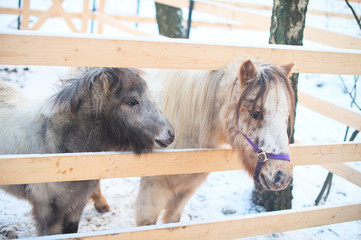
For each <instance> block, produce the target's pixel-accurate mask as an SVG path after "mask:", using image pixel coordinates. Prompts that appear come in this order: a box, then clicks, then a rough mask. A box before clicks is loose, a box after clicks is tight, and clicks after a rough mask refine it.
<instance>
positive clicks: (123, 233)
mask: <svg viewBox="0 0 361 240" xmlns="http://www.w3.org/2000/svg"><path fill="white" fill-rule="evenodd" d="M23 2H24V4H23V7H22V8H21V9H13V10H11V9H4V8H2V9H1V8H0V13H4V12H6V13H9V12H12V13H13V14H19V15H21V16H22V21H23V22H22V28H23V29H38V28H39V27H40V26H41V24H42V23H44V22H45V21H46V19H47V18H49V17H51V16H58V17H62V18H64V19H65V21H66V22H67V24H68V25H69V27H70V28H71V29H72V30H73V31H74V32H84V33H85V32H87V22H88V20H89V19H96V20H98V31H99V32H101V31H102V25H103V24H108V25H111V26H114V27H117V28H119V29H123V30H124V31H127V32H129V33H131V34H132V35H135V36H145V35H144V34H142V33H141V32H139V31H138V30H136V29H129V28H128V27H124V26H123V25H122V23H121V22H120V21H139V22H142V21H143V22H155V20H154V19H149V18H140V17H122V16H108V15H106V14H105V13H104V5H105V0H101V1H100V5H99V8H98V11H97V12H95V13H92V12H89V11H88V9H89V2H88V1H84V9H83V12H82V13H66V12H65V11H63V10H64V9H63V8H62V6H61V2H62V0H53V5H52V7H51V8H50V9H49V10H48V11H35V10H31V9H30V7H29V6H30V4H29V0H24V1H23ZM158 2H163V3H166V4H172V5H175V6H178V7H183V8H187V7H188V1H184V0H179V1H173V0H161V1H160V0H159V1H158ZM239 7H245V6H230V5H229V4H225V3H224V2H222V1H221V0H217V1H203V0H197V1H196V3H195V10H196V11H202V12H208V13H210V14H215V15H218V16H223V17H227V18H228V19H229V18H231V19H233V20H236V21H238V22H240V25H234V26H235V27H242V28H249V29H256V30H262V29H264V28H265V26H267V24H266V25H264V24H265V21H266V19H265V18H263V17H262V16H257V15H255V14H250V15H249V14H248V15H247V14H246V15H245V14H244V13H243V10H242V9H240V8H239ZM248 7H256V6H248ZM85 9H86V10H85ZM314 14H316V13H314ZM32 15H33V16H39V19H38V20H37V22H36V23H34V24H33V25H32V26H31V27H29V26H30V25H29V22H28V20H29V16H32ZM339 17H340V16H339ZM341 17H345V16H341ZM72 18H79V19H82V27H81V29H76V28H75V26H71V25H72V23H71V19H72ZM195 24H197V23H195ZM199 24H200V25H202V24H203V25H207V24H206V23H199ZM241 24H242V25H241ZM268 24H269V23H268ZM209 26H218V27H219V26H221V25H220V24H210V25H209ZM309 31H310V32H311V33H312V31H318V30H312V29H311V30H309ZM306 32H307V31H306ZM322 33H323V35H322V34H321V35H322V36H321V37H320V36H319V34H318V35H317V36H318V37H314V38H317V39H318V38H321V40H322V41H324V39H325V37H324V36H326V39H327V41H326V44H328V45H333V46H337V47H341V48H355V49H361V44H360V39H358V38H353V37H349V36H345V35H342V34H336V33H329V32H322ZM309 34H310V33H309ZM329 34H331V35H329ZM305 35H306V36H307V34H305ZM311 35H312V34H311ZM317 39H316V40H317ZM310 40H312V39H310ZM237 58H240V59H242V58H243V59H244V58H247V59H248V58H251V59H262V60H266V61H269V62H272V63H276V64H286V63H289V62H290V61H294V62H296V65H295V68H294V69H295V71H296V72H300V73H322V74H353V75H360V73H361V51H360V50H345V49H335V50H327V51H322V50H318V49H317V50H316V49H307V48H304V47H292V46H277V45H273V46H262V47H249V46H231V45H217V44H206V43H201V42H194V41H188V40H175V39H161V40H159V39H151V38H106V37H104V36H102V37H100V36H90V35H87V34H77V35H68V36H64V35H63V36H54V35H45V34H39V33H36V32H29V31H22V32H7V33H2V34H0V64H10V65H40V66H104V67H105V66H108V67H135V68H163V69H164V68H168V69H172V68H177V69H219V68H221V67H223V66H224V65H225V64H227V63H228V62H230V61H232V60H234V59H237ZM299 103H300V104H301V105H303V106H305V107H307V108H310V109H312V110H314V111H317V112H319V113H321V114H324V115H325V116H327V117H330V118H333V119H335V120H337V121H339V122H341V123H344V124H346V125H347V126H351V127H353V128H355V129H357V130H361V115H360V114H357V113H354V112H352V111H349V110H346V109H343V108H340V107H337V106H335V105H332V104H330V103H328V102H325V101H321V100H320V99H317V98H315V97H312V96H309V95H307V94H306V93H299ZM291 157H292V163H293V164H294V165H295V166H298V165H313V164H319V165H321V166H323V167H325V168H326V169H328V170H329V171H331V172H333V173H335V174H337V175H339V176H341V177H343V178H345V179H347V180H348V181H350V182H352V183H354V184H356V185H357V186H359V187H361V173H360V172H358V171H356V170H354V169H352V168H350V167H348V166H347V165H345V164H344V163H345V162H352V161H361V143H342V144H327V145H292V146H291ZM89 163H91V164H89ZM201 163H202V164H201ZM205 163H206V164H205ZM239 169H243V166H242V165H241V164H240V162H239V161H237V159H236V153H234V152H233V151H232V150H231V149H188V150H164V151H156V152H155V153H152V154H147V155H143V156H141V157H139V156H135V155H134V154H132V153H118V152H108V153H74V154H43V155H37V154H35V155H11V156H9V155H2V156H0V185H2V184H21V183H40V182H50V181H73V180H87V179H104V178H119V177H134V176H154V175H162V174H180V173H197V172H212V171H226V170H239ZM315 216H317V217H315ZM360 219H361V202H356V203H348V204H342V205H337V206H331V207H312V208H305V209H302V210H297V211H295V210H286V211H278V212H272V213H261V214H252V215H247V216H241V217H227V218H226V219H225V220H222V221H216V222H214V221H195V222H194V223H189V224H184V223H174V224H165V225H157V226H147V227H134V228H127V229H122V230H111V231H100V232H92V233H79V234H69V235H58V236H48V237H45V238H42V239H105V238H106V239H120V238H124V239H232V238H241V237H248V236H256V235H263V234H270V233H276V232H283V231H290V230H296V229H302V228H309V227H315V226H321V225H328V224H334V223H340V222H347V221H355V220H360ZM225 229H227V230H226V231H225Z"/></svg>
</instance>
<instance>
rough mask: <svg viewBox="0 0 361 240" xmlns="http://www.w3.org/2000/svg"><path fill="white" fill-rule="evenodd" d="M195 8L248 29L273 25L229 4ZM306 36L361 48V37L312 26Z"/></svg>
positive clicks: (178, 1) (170, 0) (180, 0)
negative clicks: (238, 23) (239, 23)
mask: <svg viewBox="0 0 361 240" xmlns="http://www.w3.org/2000/svg"><path fill="white" fill-rule="evenodd" d="M157 2H159V3H163V4H168V5H171V6H176V7H188V6H187V4H188V3H187V0H157ZM194 10H197V11H200V12H204V13H208V14H212V15H215V16H218V17H223V18H227V19H231V20H233V21H237V22H241V23H243V24H246V25H247V29H251V30H258V31H267V32H269V29H270V26H271V20H270V18H269V17H267V16H263V15H259V14H256V13H251V12H248V11H247V10H243V9H241V8H237V7H233V6H229V5H227V4H222V3H216V2H211V1H207V0H197V1H195V4H194ZM304 38H305V39H307V40H310V41H314V42H319V43H322V44H325V45H329V46H332V47H337V48H349V49H361V38H356V37H351V36H347V35H344V34H340V33H335V32H331V31H327V30H323V29H320V28H315V27H311V26H306V27H305V31H304Z"/></svg>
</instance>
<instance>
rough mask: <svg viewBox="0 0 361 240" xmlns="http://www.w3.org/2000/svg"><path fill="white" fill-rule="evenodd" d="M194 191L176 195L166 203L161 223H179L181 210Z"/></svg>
mask: <svg viewBox="0 0 361 240" xmlns="http://www.w3.org/2000/svg"><path fill="white" fill-rule="evenodd" d="M195 190H196V189H192V190H188V191H184V192H180V193H177V194H176V195H174V196H173V198H172V199H170V200H169V201H168V204H167V207H166V210H165V213H164V216H163V223H173V222H179V220H180V218H181V216H182V212H183V209H184V207H185V205H186V204H187V203H188V201H189V199H190V198H191V197H192V196H193V193H194V192H195Z"/></svg>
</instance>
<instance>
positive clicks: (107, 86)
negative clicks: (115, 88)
mask: <svg viewBox="0 0 361 240" xmlns="http://www.w3.org/2000/svg"><path fill="white" fill-rule="evenodd" d="M99 79H100V82H101V83H102V86H103V89H104V91H105V92H110V85H111V83H110V79H109V76H108V75H107V74H106V72H104V71H103V72H101V73H100V76H99Z"/></svg>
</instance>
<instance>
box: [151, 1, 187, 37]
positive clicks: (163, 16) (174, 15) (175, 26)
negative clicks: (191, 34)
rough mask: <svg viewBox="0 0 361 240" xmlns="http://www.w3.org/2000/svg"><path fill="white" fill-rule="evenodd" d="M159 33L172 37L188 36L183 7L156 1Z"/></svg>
mask: <svg viewBox="0 0 361 240" xmlns="http://www.w3.org/2000/svg"><path fill="white" fill-rule="evenodd" d="M155 8H156V12H157V14H156V15H157V23H158V29H159V33H160V34H161V35H164V36H167V37H171V38H186V31H185V28H184V26H183V14H182V9H180V8H175V7H171V6H168V5H164V4H161V3H155Z"/></svg>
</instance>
